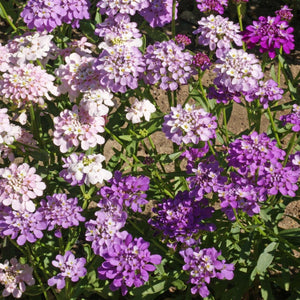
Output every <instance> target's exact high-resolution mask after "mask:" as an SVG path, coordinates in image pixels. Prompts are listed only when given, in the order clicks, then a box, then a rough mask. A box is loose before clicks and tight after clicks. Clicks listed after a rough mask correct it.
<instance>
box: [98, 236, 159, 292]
mask: <svg viewBox="0 0 300 300" xmlns="http://www.w3.org/2000/svg"><path fill="white" fill-rule="evenodd" d="M149 245H150V244H149V243H148V242H145V241H144V240H143V239H142V238H134V239H133V238H132V236H131V234H129V233H128V232H126V231H123V232H121V233H119V234H118V235H117V236H116V237H115V238H114V240H113V243H111V245H110V247H109V248H108V251H107V252H106V253H105V254H103V258H104V259H105V261H104V262H103V263H102V265H101V266H100V267H99V268H98V275H99V278H100V279H111V280H112V282H111V284H110V289H111V290H112V291H116V290H118V289H121V292H122V295H123V296H124V295H126V294H127V292H128V290H127V287H132V286H135V287H140V286H142V285H143V284H144V283H145V282H147V281H148V280H149V274H148V273H149V272H152V271H154V270H155V269H156V267H155V266H154V265H159V264H160V262H161V256H160V255H151V253H150V251H149V250H148V247H149Z"/></svg>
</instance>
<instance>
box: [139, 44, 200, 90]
mask: <svg viewBox="0 0 300 300" xmlns="http://www.w3.org/2000/svg"><path fill="white" fill-rule="evenodd" d="M183 50H184V46H183V45H176V44H175V42H174V41H173V40H170V41H164V42H161V43H160V42H156V43H155V44H154V45H149V46H148V47H147V49H146V53H145V63H146V66H147V68H146V75H145V78H144V80H145V82H146V83H148V84H159V87H160V88H161V89H163V90H171V91H174V90H176V89H177V88H178V86H179V84H187V81H188V79H189V78H190V77H191V76H192V75H194V74H195V69H194V68H193V66H192V59H193V57H192V55H191V54H190V53H189V52H183Z"/></svg>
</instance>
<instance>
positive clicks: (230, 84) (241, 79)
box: [214, 49, 264, 93]
mask: <svg viewBox="0 0 300 300" xmlns="http://www.w3.org/2000/svg"><path fill="white" fill-rule="evenodd" d="M214 71H215V72H216V73H217V77H216V78H215V80H214V84H215V85H217V86H218V87H219V86H224V87H226V88H227V89H228V91H229V92H230V93H236V92H241V93H250V92H252V91H253V90H254V89H256V87H257V85H258V80H259V79H262V78H263V77H264V74H263V72H262V69H261V65H260V63H259V61H258V59H257V58H256V57H255V56H254V54H248V53H247V52H245V51H244V50H242V49H240V50H236V49H231V50H229V52H228V53H227V54H226V56H225V57H224V58H221V59H219V60H218V61H217V64H216V68H215V69H214Z"/></svg>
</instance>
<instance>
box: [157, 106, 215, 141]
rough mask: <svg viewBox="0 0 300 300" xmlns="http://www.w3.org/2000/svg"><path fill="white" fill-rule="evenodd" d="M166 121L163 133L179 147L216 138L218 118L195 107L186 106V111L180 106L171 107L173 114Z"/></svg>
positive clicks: (167, 116) (166, 117)
mask: <svg viewBox="0 0 300 300" xmlns="http://www.w3.org/2000/svg"><path fill="white" fill-rule="evenodd" d="M164 119H165V121H164V123H163V127H162V131H163V132H164V133H165V134H166V136H167V138H168V139H170V140H172V141H173V142H174V143H176V144H177V145H180V144H181V143H184V144H189V143H193V144H198V143H199V142H200V141H204V142H206V141H208V140H210V139H213V138H215V136H216V133H215V129H216V128H217V123H216V122H215V120H216V117H213V116H212V115H211V114H210V113H208V112H206V111H205V110H204V109H202V108H199V109H196V108H195V106H194V105H189V104H186V106H185V108H184V109H183V108H182V106H181V105H180V104H178V105H177V107H171V113H170V114H168V115H166V116H165V117H164Z"/></svg>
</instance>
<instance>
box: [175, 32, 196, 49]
mask: <svg viewBox="0 0 300 300" xmlns="http://www.w3.org/2000/svg"><path fill="white" fill-rule="evenodd" d="M174 39H175V42H176V43H177V44H183V45H184V46H185V47H186V46H188V45H190V44H191V43H192V41H191V39H190V38H189V37H188V36H187V35H185V34H177V35H176V36H175V38H174Z"/></svg>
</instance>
